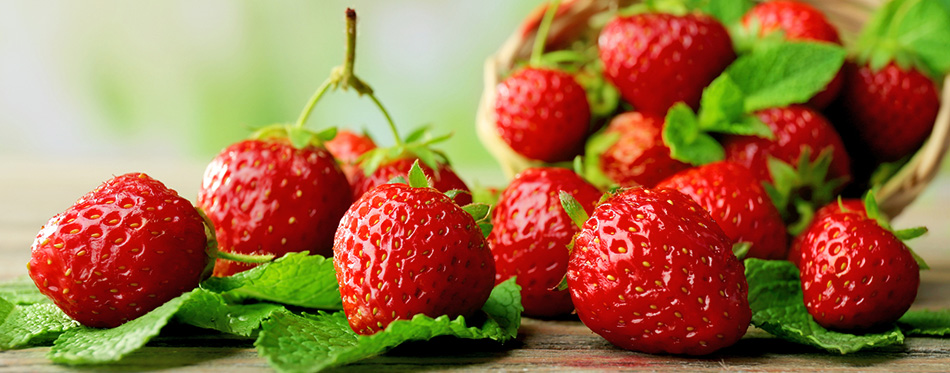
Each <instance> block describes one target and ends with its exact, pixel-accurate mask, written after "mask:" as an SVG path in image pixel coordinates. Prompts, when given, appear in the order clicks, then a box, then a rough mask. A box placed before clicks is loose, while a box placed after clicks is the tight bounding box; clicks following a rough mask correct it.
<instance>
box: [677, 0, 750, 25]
mask: <svg viewBox="0 0 950 373" xmlns="http://www.w3.org/2000/svg"><path fill="white" fill-rule="evenodd" d="M687 5H688V6H689V7H690V8H691V9H698V10H700V11H702V12H703V13H706V14H709V15H711V16H713V17H716V19H718V20H719V22H722V23H723V24H724V25H727V26H728V25H730V24H733V23H737V22H739V21H740V20H741V19H742V16H743V15H745V14H746V12H748V11H749V9H752V5H753V4H752V1H749V0H689V1H688V2H687Z"/></svg>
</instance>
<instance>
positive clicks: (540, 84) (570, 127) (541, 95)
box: [495, 67, 590, 162]
mask: <svg viewBox="0 0 950 373" xmlns="http://www.w3.org/2000/svg"><path fill="white" fill-rule="evenodd" d="M495 125H496V128H497V129H498V134H499V135H500V136H501V138H502V140H504V141H505V143H507V144H508V145H509V146H510V147H511V149H512V150H514V151H515V152H517V153H518V154H521V155H523V156H524V157H526V158H530V159H536V160H540V161H544V162H560V161H567V160H570V159H572V158H574V156H576V155H578V154H580V153H581V152H582V151H583V150H584V142H585V140H586V139H587V135H588V129H589V127H590V104H588V102H587V94H586V93H585V91H584V88H583V87H581V86H580V84H578V83H577V82H576V81H575V80H574V77H573V76H571V74H568V73H566V72H563V71H559V70H552V69H545V68H534V67H528V68H524V69H521V70H519V71H517V72H515V73H514V74H512V75H511V76H509V77H508V78H505V80H504V81H502V82H501V83H500V84H499V85H498V87H497V92H496V97H495Z"/></svg>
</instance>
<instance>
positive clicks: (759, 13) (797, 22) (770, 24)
mask: <svg viewBox="0 0 950 373" xmlns="http://www.w3.org/2000/svg"><path fill="white" fill-rule="evenodd" d="M742 26H743V28H744V29H745V30H746V32H754V29H757V30H758V35H757V36H759V37H768V36H769V35H771V34H773V33H776V32H780V33H781V37H782V38H784V39H785V40H792V41H795V40H797V41H818V42H826V43H832V44H837V45H841V37H840V36H839V35H838V30H837V29H835V27H834V25H832V24H831V22H829V21H828V18H826V17H825V15H824V13H822V12H821V11H820V10H818V9H815V7H813V6H811V5H810V4H808V3H804V2H801V1H789V0H772V1H766V2H762V3H759V4H758V5H756V6H755V7H753V8H752V9H751V10H749V12H748V13H746V15H745V16H744V17H743V18H742ZM843 82H844V78H843V76H842V74H841V72H840V71H839V72H838V74H837V75H835V77H834V79H833V80H832V81H831V82H829V83H828V86H827V87H826V88H825V89H824V90H823V91H821V92H819V93H818V94H816V95H815V96H814V97H812V99H811V100H809V101H808V105H809V106H811V107H813V108H816V109H819V110H820V109H823V108H825V107H826V106H828V104H830V103H831V101H833V100H834V99H835V97H837V95H838V92H839V91H840V90H841V85H842V84H843Z"/></svg>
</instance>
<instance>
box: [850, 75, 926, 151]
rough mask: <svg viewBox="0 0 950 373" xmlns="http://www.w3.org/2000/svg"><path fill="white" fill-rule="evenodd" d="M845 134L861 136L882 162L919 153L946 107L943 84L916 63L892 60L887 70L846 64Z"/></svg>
mask: <svg viewBox="0 0 950 373" xmlns="http://www.w3.org/2000/svg"><path fill="white" fill-rule="evenodd" d="M844 71H845V77H846V79H845V81H846V84H845V87H844V90H843V91H842V97H841V102H840V103H841V110H843V113H842V116H843V117H845V118H847V120H844V121H840V122H838V124H839V129H840V130H841V132H842V134H843V135H844V136H850V137H853V138H855V139H859V141H860V144H861V146H862V147H864V148H865V149H866V151H867V153H868V154H870V155H871V156H872V157H873V158H874V159H875V160H876V161H877V162H878V163H880V162H893V161H897V160H900V159H901V158H904V157H906V156H908V155H910V154H913V153H914V151H916V150H917V148H919V147H920V145H921V144H923V142H924V140H926V139H927V136H929V135H930V131H931V130H932V129H933V125H934V122H935V121H936V118H937V110H938V109H939V108H940V99H939V97H938V96H937V85H936V83H934V81H933V80H931V79H930V78H929V77H927V76H926V75H924V74H922V73H921V72H920V71H918V70H916V69H913V68H906V69H905V68H901V67H900V66H899V65H897V64H894V63H891V64H888V65H887V66H885V67H883V68H881V69H872V68H871V67H870V66H869V65H867V64H863V65H855V64H846V65H845V69H844Z"/></svg>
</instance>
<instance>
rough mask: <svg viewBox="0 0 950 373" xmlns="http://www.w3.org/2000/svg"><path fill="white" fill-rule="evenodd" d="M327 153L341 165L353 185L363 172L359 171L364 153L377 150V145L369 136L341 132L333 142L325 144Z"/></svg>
mask: <svg viewBox="0 0 950 373" xmlns="http://www.w3.org/2000/svg"><path fill="white" fill-rule="evenodd" d="M323 145H324V146H325V147H326V148H327V151H329V152H330V154H331V155H333V158H336V160H337V162H339V163H340V169H341V170H343V173H344V174H345V175H346V179H347V180H349V181H350V186H352V185H353V178H354V177H355V176H356V174H357V173H359V172H361V171H362V170H360V169H359V167H358V164H359V158H360V156H361V155H363V154H364V153H366V152H368V151H370V150H373V149H376V143H375V142H373V139H372V138H371V137H369V135H368V134H365V133H363V134H358V133H355V132H352V131H347V130H340V131H338V132H337V133H336V136H335V137H334V138H333V140H330V141H327V142H325V143H323Z"/></svg>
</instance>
